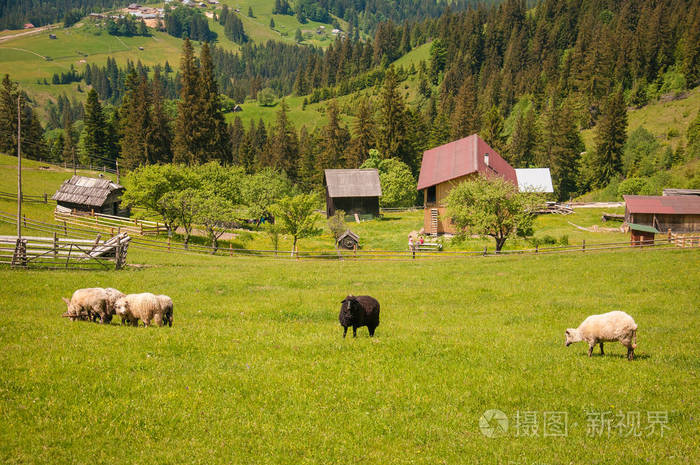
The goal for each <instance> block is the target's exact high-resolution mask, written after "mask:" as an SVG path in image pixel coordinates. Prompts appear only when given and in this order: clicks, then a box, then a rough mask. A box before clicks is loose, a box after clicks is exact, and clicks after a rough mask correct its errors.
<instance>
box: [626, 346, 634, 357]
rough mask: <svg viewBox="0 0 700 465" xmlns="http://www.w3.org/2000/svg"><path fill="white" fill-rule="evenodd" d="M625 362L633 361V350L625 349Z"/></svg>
mask: <svg viewBox="0 0 700 465" xmlns="http://www.w3.org/2000/svg"><path fill="white" fill-rule="evenodd" d="M627 360H634V349H633V348H632V347H627Z"/></svg>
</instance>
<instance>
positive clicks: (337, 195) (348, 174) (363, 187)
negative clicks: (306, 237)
mask: <svg viewBox="0 0 700 465" xmlns="http://www.w3.org/2000/svg"><path fill="white" fill-rule="evenodd" d="M324 184H325V188H326V215H327V216H329V217H330V216H333V215H334V214H335V211H336V210H343V211H344V212H345V213H346V214H348V215H354V214H358V215H373V216H379V197H381V196H382V187H381V185H380V184H379V172H378V171H377V170H375V169H366V170H347V169H343V170H340V169H339V170H325V177H324Z"/></svg>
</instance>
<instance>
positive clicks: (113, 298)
mask: <svg viewBox="0 0 700 465" xmlns="http://www.w3.org/2000/svg"><path fill="white" fill-rule="evenodd" d="M105 292H106V293H107V304H108V306H109V312H110V313H111V314H112V315H114V314H115V313H116V312H115V310H114V304H116V303H117V300H119V299H121V298H122V297H124V296H125V295H126V294H124V293H123V292H121V291H119V290H118V289H115V288H113V287H106V288H105ZM122 324H124V318H123V317H122Z"/></svg>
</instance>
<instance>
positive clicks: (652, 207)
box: [623, 195, 700, 234]
mask: <svg viewBox="0 0 700 465" xmlns="http://www.w3.org/2000/svg"><path fill="white" fill-rule="evenodd" d="M623 198H624V199H625V222H626V223H627V224H628V225H629V227H630V229H631V230H633V231H634V230H635V228H637V229H639V228H638V226H643V227H647V228H649V227H650V228H654V229H656V230H657V231H659V232H661V233H665V232H668V231H671V232H672V233H676V234H678V233H692V232H698V231H700V196H697V195H663V196H661V195H625V196H623ZM640 230H641V229H640Z"/></svg>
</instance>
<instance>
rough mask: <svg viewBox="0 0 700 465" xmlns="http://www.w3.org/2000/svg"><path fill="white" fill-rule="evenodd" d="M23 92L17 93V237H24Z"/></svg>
mask: <svg viewBox="0 0 700 465" xmlns="http://www.w3.org/2000/svg"><path fill="white" fill-rule="evenodd" d="M21 99H22V94H19V93H18V95H17V239H21V238H22V141H21V138H22V106H21V103H20V102H21Z"/></svg>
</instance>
